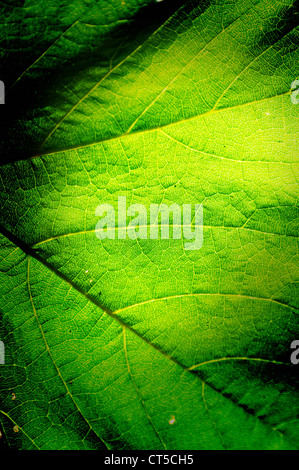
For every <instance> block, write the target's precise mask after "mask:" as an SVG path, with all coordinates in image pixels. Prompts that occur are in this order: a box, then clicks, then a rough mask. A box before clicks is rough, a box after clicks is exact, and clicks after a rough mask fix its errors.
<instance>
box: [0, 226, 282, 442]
mask: <svg viewBox="0 0 299 470" xmlns="http://www.w3.org/2000/svg"><path fill="white" fill-rule="evenodd" d="M0 233H1V234H2V235H3V236H4V237H6V238H7V239H9V240H10V241H11V242H12V243H13V244H14V245H16V246H18V247H19V248H20V249H21V250H22V251H23V252H24V253H25V254H27V255H29V256H31V257H32V258H34V259H36V260H37V261H39V262H40V263H41V264H42V265H43V266H45V267H46V268H47V269H49V270H50V271H51V272H52V273H54V274H55V275H56V276H57V277H59V278H60V279H62V280H63V281H65V282H67V283H68V284H69V285H71V286H72V288H73V289H75V290H76V291H77V292H79V293H80V294H81V295H83V296H84V297H85V298H86V299H87V300H88V301H90V302H91V303H92V304H94V305H95V306H97V307H98V308H100V309H101V310H103V311H104V312H105V313H107V314H108V315H109V316H110V317H111V318H112V319H114V320H116V321H117V322H118V323H119V324H120V325H121V326H122V327H124V328H126V329H127V330H128V331H130V332H132V333H133V334H134V335H136V336H137V337H138V338H140V339H141V340H142V341H143V342H145V343H146V344H147V345H149V346H150V347H152V348H153V349H155V350H156V351H158V352H159V353H160V354H162V355H163V356H164V357H166V358H167V359H168V360H170V361H171V362H173V363H174V364H176V365H178V366H179V367H180V368H181V369H183V371H184V372H188V373H190V374H192V375H194V376H195V377H196V378H197V379H198V380H200V381H201V383H204V384H206V385H207V386H208V387H209V388H211V389H212V390H214V391H216V392H217V393H219V394H220V395H221V396H222V397H223V398H225V399H227V400H229V401H230V402H231V403H232V404H233V405H234V406H237V407H238V408H241V409H242V410H243V411H245V412H246V413H247V414H248V415H250V416H252V417H254V418H255V419H257V420H258V421H259V422H260V423H262V425H263V426H265V427H266V428H270V429H271V430H272V431H275V432H277V433H279V434H280V436H282V437H283V438H284V433H283V432H282V431H280V430H279V429H276V428H274V427H272V426H271V425H270V424H268V423H265V422H264V421H263V420H262V419H261V418H260V417H259V416H256V415H255V414H254V413H253V412H252V413H251V412H250V411H249V409H248V408H247V407H243V406H242V405H241V404H240V403H238V402H235V401H233V400H232V399H231V397H228V396H226V395H224V394H223V393H222V391H221V390H219V389H217V388H216V387H215V386H214V385H211V384H210V383H208V382H206V381H204V380H203V379H202V378H201V377H200V375H199V374H198V373H197V372H196V371H195V370H193V369H191V368H188V367H186V366H185V365H184V364H183V363H181V362H180V361H179V360H178V359H175V358H173V357H172V356H170V355H169V354H167V353H166V352H165V351H163V350H162V349H160V347H158V346H157V345H155V344H153V343H151V341H149V340H148V339H147V338H145V337H144V336H143V335H142V334H141V333H139V332H138V331H136V330H135V329H134V328H133V327H131V326H130V325H128V324H127V323H126V322H125V321H124V320H122V319H121V318H118V316H117V315H116V314H115V313H114V312H113V311H112V310H111V309H109V308H107V307H105V306H104V305H102V304H100V302H98V301H97V300H96V299H94V298H93V297H92V296H91V295H89V294H88V293H86V292H85V291H84V290H83V289H82V288H80V287H79V286H77V285H76V284H75V283H74V282H73V281H72V280H70V279H69V278H68V277H67V276H66V275H65V274H63V273H61V272H60V271H58V270H56V269H55V268H54V267H53V266H52V265H51V264H50V263H49V262H48V261H46V260H44V259H43V258H42V257H41V256H39V254H38V253H36V252H35V251H34V250H33V249H32V248H30V247H28V246H27V245H26V244H25V243H24V242H23V241H21V240H20V239H19V238H18V237H16V236H15V235H13V234H12V233H11V232H9V231H8V230H6V229H5V228H4V227H2V226H1V225H0ZM277 364H280V363H278V362H277ZM82 417H83V418H84V416H82ZM84 419H85V418H84Z"/></svg>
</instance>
